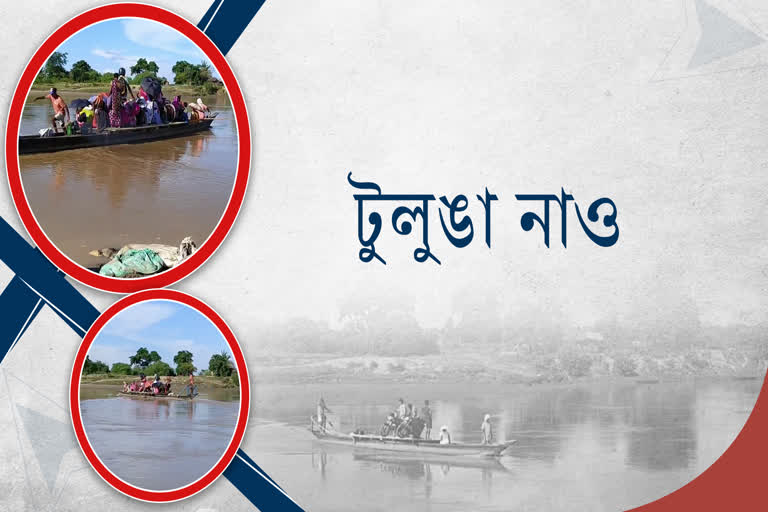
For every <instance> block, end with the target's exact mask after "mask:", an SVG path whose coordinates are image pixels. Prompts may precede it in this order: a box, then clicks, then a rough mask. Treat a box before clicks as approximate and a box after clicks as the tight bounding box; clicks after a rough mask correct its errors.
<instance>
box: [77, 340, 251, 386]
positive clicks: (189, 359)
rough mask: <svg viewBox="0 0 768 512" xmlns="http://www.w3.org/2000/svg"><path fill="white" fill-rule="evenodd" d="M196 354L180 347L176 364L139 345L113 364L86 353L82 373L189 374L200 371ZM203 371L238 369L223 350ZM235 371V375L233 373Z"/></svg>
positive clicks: (216, 372)
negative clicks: (196, 365) (125, 359)
mask: <svg viewBox="0 0 768 512" xmlns="http://www.w3.org/2000/svg"><path fill="white" fill-rule="evenodd" d="M193 357H194V356H193V354H192V352H190V351H188V350H179V351H178V352H177V353H176V355H175V356H173V362H174V364H175V367H172V366H171V365H170V364H168V363H166V362H165V361H163V360H162V357H161V356H160V354H158V353H157V351H155V350H152V351H150V350H148V349H147V348H146V347H139V348H138V349H137V350H136V353H135V354H134V355H132V356H131V357H129V358H128V362H127V363H120V362H118V363H113V364H112V367H111V368H110V367H109V366H108V365H107V364H106V363H104V362H102V361H92V360H91V358H90V356H86V358H85V363H84V364H83V375H90V374H112V375H138V374H140V373H143V374H145V375H162V376H166V375H169V376H175V375H190V374H194V373H195V372H197V368H196V367H195V365H194V364H193ZM201 374H203V375H212V376H215V377H233V378H235V379H236V375H237V372H235V371H234V366H233V364H232V358H231V357H230V355H229V354H228V353H227V352H225V351H222V352H221V353H220V354H214V355H212V356H211V359H210V360H209V361H208V368H207V369H206V370H203V371H202V372H201ZM233 374H234V375H233Z"/></svg>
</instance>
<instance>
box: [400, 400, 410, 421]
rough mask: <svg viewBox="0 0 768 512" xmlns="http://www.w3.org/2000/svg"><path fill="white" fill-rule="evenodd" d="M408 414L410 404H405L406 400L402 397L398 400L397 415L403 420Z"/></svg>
mask: <svg viewBox="0 0 768 512" xmlns="http://www.w3.org/2000/svg"><path fill="white" fill-rule="evenodd" d="M407 415H408V406H407V405H405V400H403V399H402V398H401V399H399V400H398V406H397V417H398V418H400V419H401V420H402V419H403V418H405V417H406V416H407Z"/></svg>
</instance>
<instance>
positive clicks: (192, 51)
mask: <svg viewBox="0 0 768 512" xmlns="http://www.w3.org/2000/svg"><path fill="white" fill-rule="evenodd" d="M123 32H124V35H125V37H126V38H127V39H128V40H129V41H131V42H132V43H135V44H138V45H141V46H147V47H149V48H156V49H158V50H164V51H167V52H171V53H177V54H180V55H190V56H199V55H200V51H199V50H197V49H196V48H193V47H192V46H191V44H192V43H190V42H189V40H188V39H187V37H186V36H184V35H182V34H181V33H179V32H177V31H175V30H173V29H172V28H169V27H167V26H165V25H163V24H161V23H157V22H153V21H148V20H143V19H135V18H131V19H127V20H123Z"/></svg>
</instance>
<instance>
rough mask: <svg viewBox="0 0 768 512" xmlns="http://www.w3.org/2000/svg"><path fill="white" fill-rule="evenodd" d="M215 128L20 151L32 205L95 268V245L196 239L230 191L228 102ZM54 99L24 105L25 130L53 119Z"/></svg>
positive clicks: (59, 241)
mask: <svg viewBox="0 0 768 512" xmlns="http://www.w3.org/2000/svg"><path fill="white" fill-rule="evenodd" d="M208 105H209V107H210V108H211V110H212V111H215V112H218V113H219V115H218V117H217V118H216V120H215V121H214V122H213V125H212V129H211V131H210V132H205V133H200V134H196V135H193V136H190V137H181V138H176V139H168V140H163V141H157V142H148V143H144V144H135V145H119V146H109V147H104V148H88V149H76V150H71V151H61V152H57V153H46V154H36V155H24V156H21V157H20V165H21V176H22V183H23V185H24V191H25V193H26V196H27V199H28V200H29V203H30V206H31V208H32V212H33V213H34V215H35V217H36V218H37V220H38V222H39V223H40V225H41V226H42V228H43V231H45V233H46V234H47V235H48V237H49V238H50V239H51V240H52V241H53V243H54V244H55V245H56V246H57V247H58V248H59V249H60V250H61V251H62V252H63V253H64V254H66V255H67V256H69V257H70V258H71V259H72V260H74V261H75V262H77V263H79V264H81V265H83V266H86V267H89V268H90V267H95V266H98V265H100V264H103V263H105V262H106V260H105V259H103V258H99V257H93V256H90V255H89V254H88V253H89V251H91V250H94V249H101V248H105V247H113V248H119V247H121V246H123V245H125V244H128V243H161V244H167V245H173V246H178V245H179V242H180V241H181V240H182V239H183V238H184V237H186V236H191V237H192V239H193V240H194V241H195V242H196V243H197V244H198V246H200V245H202V243H203V242H204V241H205V240H206V239H207V238H208V236H209V235H210V234H211V232H212V231H213V229H214V228H215V227H216V224H218V221H219V219H220V218H221V215H222V214H223V212H224V209H225V208H226V205H227V203H228V201H229V196H230V194H231V192H232V186H233V184H234V178H235V174H236V164H237V148H238V145H237V129H236V124H235V119H234V115H233V111H232V108H231V106H229V105H221V106H217V105H211V104H208ZM50 115H51V106H50V101H48V100H45V102H39V103H38V104H27V105H26V106H25V107H24V113H23V116H22V122H21V133H22V134H34V133H37V131H38V130H39V129H40V128H45V127H47V126H49V123H50V121H49V119H50Z"/></svg>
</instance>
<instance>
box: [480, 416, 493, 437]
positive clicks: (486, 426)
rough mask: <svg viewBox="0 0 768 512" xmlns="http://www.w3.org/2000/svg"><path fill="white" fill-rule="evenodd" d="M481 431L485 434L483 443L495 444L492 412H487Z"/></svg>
mask: <svg viewBox="0 0 768 512" xmlns="http://www.w3.org/2000/svg"><path fill="white" fill-rule="evenodd" d="M480 431H481V432H482V435H483V444H493V427H492V426H491V415H490V414H486V415H485V417H484V418H483V424H482V425H480Z"/></svg>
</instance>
